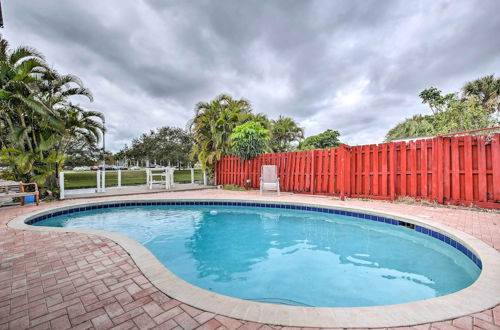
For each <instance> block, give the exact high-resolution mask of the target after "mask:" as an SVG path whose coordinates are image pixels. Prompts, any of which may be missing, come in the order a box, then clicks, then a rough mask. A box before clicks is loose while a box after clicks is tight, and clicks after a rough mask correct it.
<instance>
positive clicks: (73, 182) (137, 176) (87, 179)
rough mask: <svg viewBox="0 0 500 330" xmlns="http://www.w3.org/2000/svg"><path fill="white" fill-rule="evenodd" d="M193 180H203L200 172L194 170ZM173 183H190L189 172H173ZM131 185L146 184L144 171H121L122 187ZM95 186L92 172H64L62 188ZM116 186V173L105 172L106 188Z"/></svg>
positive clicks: (95, 181)
mask: <svg viewBox="0 0 500 330" xmlns="http://www.w3.org/2000/svg"><path fill="white" fill-rule="evenodd" d="M154 172H155V173H160V172H161V170H155V171H154ZM194 179H195V180H196V181H201V180H203V173H202V171H201V170H194ZM174 181H175V182H184V183H189V182H191V171H190V170H181V171H177V170H176V171H175V172H174ZM133 184H146V171H122V186H125V185H133ZM96 185H97V174H96V172H93V171H82V172H72V171H68V172H64V187H65V188H66V189H71V188H92V187H95V186H96ZM116 185H118V171H106V186H108V187H109V186H116Z"/></svg>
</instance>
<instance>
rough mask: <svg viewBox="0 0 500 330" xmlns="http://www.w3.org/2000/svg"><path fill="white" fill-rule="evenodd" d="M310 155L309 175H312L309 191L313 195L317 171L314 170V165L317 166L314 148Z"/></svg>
mask: <svg viewBox="0 0 500 330" xmlns="http://www.w3.org/2000/svg"><path fill="white" fill-rule="evenodd" d="M309 157H310V161H309V162H308V163H309V164H310V172H309V173H310V175H309V177H310V182H309V190H310V191H309V192H310V193H311V194H312V195H314V181H315V180H314V172H315V171H314V166H315V161H314V160H315V159H314V157H315V151H314V150H311V151H310V152H309Z"/></svg>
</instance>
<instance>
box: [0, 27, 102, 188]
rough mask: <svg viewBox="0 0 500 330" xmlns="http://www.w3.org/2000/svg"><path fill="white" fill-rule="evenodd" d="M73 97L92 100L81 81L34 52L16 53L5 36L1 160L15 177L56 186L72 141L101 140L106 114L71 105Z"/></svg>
mask: <svg viewBox="0 0 500 330" xmlns="http://www.w3.org/2000/svg"><path fill="white" fill-rule="evenodd" d="M73 96H85V97H87V98H88V99H90V100H92V94H91V93H90V91H89V90H88V89H86V88H85V87H84V86H83V85H82V83H81V81H80V79H78V78H77V77H75V76H72V75H60V74H58V73H57V72H56V71H55V70H51V69H50V68H48V66H47V65H46V64H45V61H44V57H43V55H42V54H40V53H39V52H37V51H36V50H34V49H32V48H29V47H18V48H16V49H11V48H10V47H9V44H8V42H7V40H5V39H3V38H2V37H1V36H0V137H2V142H1V144H0V147H1V151H0V156H1V157H2V160H3V161H5V162H8V163H9V164H10V168H11V176H12V177H13V178H15V179H17V180H30V181H31V180H36V181H37V182H38V183H39V184H40V185H43V184H45V183H47V184H48V185H49V187H50V186H52V187H54V186H55V185H56V183H57V181H56V180H55V176H56V175H57V168H58V166H62V164H63V161H64V157H65V156H64V154H63V152H64V151H65V150H66V148H67V144H68V143H69V141H70V140H71V139H75V138H81V137H82V138H84V139H85V140H86V141H87V142H88V143H95V142H96V141H97V140H98V139H99V134H100V132H102V131H103V130H104V127H103V126H102V124H101V123H100V122H99V121H98V120H97V119H99V118H100V119H103V117H102V114H100V113H98V112H95V111H86V110H84V109H82V108H80V107H79V106H76V105H74V104H72V103H71V97H73Z"/></svg>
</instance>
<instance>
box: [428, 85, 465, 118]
mask: <svg viewBox="0 0 500 330" xmlns="http://www.w3.org/2000/svg"><path fill="white" fill-rule="evenodd" d="M441 93H442V92H441V91H440V90H439V89H437V88H434V87H430V88H427V89H424V90H423V91H422V92H421V93H420V95H419V96H420V98H421V99H422V103H424V104H427V105H429V108H431V110H432V113H434V114H437V113H439V112H442V111H444V110H446V109H447V108H448V107H449V104H450V102H452V101H455V100H456V99H457V96H456V94H455V93H450V94H446V95H444V96H443V95H441Z"/></svg>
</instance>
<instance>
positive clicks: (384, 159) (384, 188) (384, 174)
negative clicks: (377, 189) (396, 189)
mask: <svg viewBox="0 0 500 330" xmlns="http://www.w3.org/2000/svg"><path fill="white" fill-rule="evenodd" d="M388 146H389V145H388V144H387V143H384V144H382V148H381V151H382V152H381V154H380V157H381V162H380V165H381V171H382V186H381V194H382V196H384V197H387V196H388V195H389V193H388V191H387V190H388V189H387V188H388V187H387V180H388V179H387V173H388V171H387V158H388V156H389V152H388Z"/></svg>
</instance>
